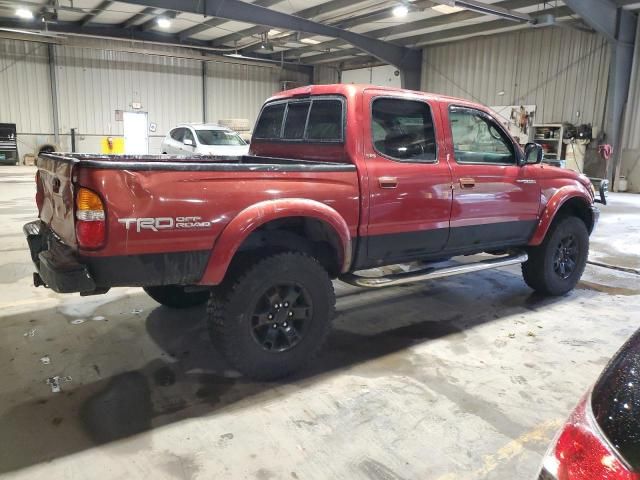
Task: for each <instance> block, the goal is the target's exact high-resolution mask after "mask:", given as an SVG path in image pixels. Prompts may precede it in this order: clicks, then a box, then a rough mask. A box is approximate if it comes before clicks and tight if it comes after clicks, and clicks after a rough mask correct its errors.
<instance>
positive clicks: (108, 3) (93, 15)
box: [80, 0, 113, 25]
mask: <svg viewBox="0 0 640 480" xmlns="http://www.w3.org/2000/svg"><path fill="white" fill-rule="evenodd" d="M112 4H113V2H112V1H111V0H103V1H102V2H100V3H99V4H98V6H97V7H96V8H94V9H93V10H91V11H90V12H89V13H87V14H86V15H85V16H84V18H83V19H82V20H80V23H81V24H82V25H87V24H89V23H91V22H92V21H93V19H94V18H96V17H97V16H98V15H100V13H102V12H103V11H104V10H106V9H107V8H109V7H110V6H111V5H112Z"/></svg>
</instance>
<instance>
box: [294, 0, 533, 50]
mask: <svg viewBox="0 0 640 480" xmlns="http://www.w3.org/2000/svg"><path fill="white" fill-rule="evenodd" d="M539 3H540V1H539V0H507V1H502V2H498V3H495V4H494V5H495V6H496V7H502V8H508V9H511V10H515V9H519V8H527V7H532V6H535V5H537V4H539ZM383 12H384V14H385V17H383V18H388V17H391V15H392V14H391V12H390V11H389V9H385V10H384V11H383ZM485 16H486V15H485V14H483V13H478V12H471V11H468V10H465V11H462V12H456V13H450V14H446V15H438V16H436V17H429V18H424V19H421V20H416V21H413V22H408V23H403V24H402V25H397V26H393V27H385V28H378V29H375V30H371V31H368V32H365V34H366V35H368V36H371V37H378V38H380V37H385V36H390V35H397V34H402V33H405V32H411V31H412V30H422V29H426V28H434V27H441V26H443V25H449V24H453V23H457V22H464V21H467V20H473V19H476V18H482V17H485ZM364 23H369V21H363V22H362V23H359V22H358V23H354V22H352V23H351V24H350V25H348V26H356V25H360V24H364ZM510 23H511V25H513V22H510ZM339 26H340V27H341V28H347V27H346V26H344V25H343V24H340V25H339ZM344 45H345V43H344V42H342V41H340V40H331V41H328V42H322V43H319V44H317V45H310V46H306V47H301V48H296V49H291V50H288V51H287V52H286V53H285V57H287V58H291V57H298V56H300V55H303V54H305V53H309V52H314V51H322V50H324V51H327V50H329V49H332V48H336V47H341V46H344ZM289 53H291V55H289Z"/></svg>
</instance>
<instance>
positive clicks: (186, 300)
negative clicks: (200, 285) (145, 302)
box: [142, 285, 209, 308]
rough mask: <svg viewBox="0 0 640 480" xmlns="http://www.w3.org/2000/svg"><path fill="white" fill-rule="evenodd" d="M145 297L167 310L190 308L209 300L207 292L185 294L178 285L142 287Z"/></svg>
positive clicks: (182, 288)
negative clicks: (147, 296)
mask: <svg viewBox="0 0 640 480" xmlns="http://www.w3.org/2000/svg"><path fill="white" fill-rule="evenodd" d="M142 289H143V290H144V291H145V292H146V293H147V295H149V296H150V297H151V298H153V299H154V300H155V301H156V302H158V303H160V304H161V305H164V306H165V307H169V308H190V307H195V306H197V305H202V304H203V303H205V302H206V301H207V300H208V299H209V291H207V290H203V291H198V292H186V291H185V289H184V287H182V286H180V285H161V286H157V287H143V288H142Z"/></svg>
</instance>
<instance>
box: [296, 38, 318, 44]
mask: <svg viewBox="0 0 640 480" xmlns="http://www.w3.org/2000/svg"><path fill="white" fill-rule="evenodd" d="M300 42H302V43H306V44H307V45H317V44H319V43H320V41H319V40H314V39H313V38H301V39H300Z"/></svg>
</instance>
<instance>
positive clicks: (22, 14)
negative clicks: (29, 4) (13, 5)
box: [16, 8, 33, 20]
mask: <svg viewBox="0 0 640 480" xmlns="http://www.w3.org/2000/svg"><path fill="white" fill-rule="evenodd" d="M16 17H18V18H24V19H25V20H31V19H32V18H33V12H32V11H31V10H29V9H27V8H18V9H17V10H16Z"/></svg>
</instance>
